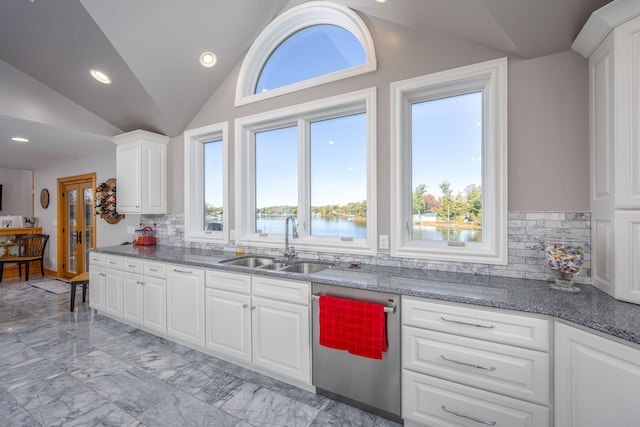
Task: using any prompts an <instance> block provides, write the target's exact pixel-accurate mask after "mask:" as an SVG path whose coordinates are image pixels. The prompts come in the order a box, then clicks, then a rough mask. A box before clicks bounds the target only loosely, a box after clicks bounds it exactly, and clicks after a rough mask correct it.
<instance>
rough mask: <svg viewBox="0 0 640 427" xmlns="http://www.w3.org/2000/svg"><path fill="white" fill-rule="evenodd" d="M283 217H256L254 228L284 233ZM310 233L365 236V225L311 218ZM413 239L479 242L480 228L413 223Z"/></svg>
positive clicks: (480, 236) (265, 231)
mask: <svg viewBox="0 0 640 427" xmlns="http://www.w3.org/2000/svg"><path fill="white" fill-rule="evenodd" d="M284 225H285V218H284V217H282V218H281V217H276V218H264V217H263V218H257V219H256V230H257V231H258V232H259V233H267V234H284ZM311 234H312V235H314V236H340V237H362V238H364V237H367V227H366V225H361V224H358V223H355V222H354V221H350V220H347V219H322V218H314V219H312V220H311ZM412 236H413V239H414V240H445V241H456V242H481V241H482V230H469V229H460V228H455V227H451V226H449V227H446V226H444V227H440V226H429V225H428V226H425V225H418V224H414V226H413V234H412Z"/></svg>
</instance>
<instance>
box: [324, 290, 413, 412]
mask: <svg viewBox="0 0 640 427" xmlns="http://www.w3.org/2000/svg"><path fill="white" fill-rule="evenodd" d="M312 293H313V310H312V311H313V354H312V358H313V365H312V366H313V374H312V375H313V378H312V382H313V385H314V386H315V387H316V392H317V393H318V394H322V395H325V396H327V397H330V398H332V399H335V400H339V401H342V402H345V403H348V404H350V405H353V406H356V407H359V408H361V409H365V410H367V411H369V412H372V413H375V414H377V415H380V416H382V417H385V418H388V419H391V420H393V421H398V422H401V421H402V419H401V417H400V409H401V404H400V402H401V400H400V390H401V387H400V360H401V359H400V296H399V295H396V294H388V293H384V292H376V291H368V290H362V289H353V288H345V287H340V286H330V285H321V284H317V283H313V284H312ZM320 295H329V296H333V297H338V298H346V299H353V300H358V301H366V302H372V303H377V304H382V305H384V306H385V307H387V308H386V309H385V313H386V324H387V343H388V349H387V351H386V352H384V353H383V356H382V360H377V359H370V358H367V357H360V356H356V355H353V354H350V353H348V352H347V351H345V350H335V349H332V348H328V347H324V346H321V345H320V321H319V311H320V306H319V303H318V299H319V296H320Z"/></svg>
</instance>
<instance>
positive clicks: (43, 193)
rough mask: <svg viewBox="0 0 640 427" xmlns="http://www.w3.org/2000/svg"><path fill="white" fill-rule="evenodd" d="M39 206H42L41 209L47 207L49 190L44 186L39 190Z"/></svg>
mask: <svg viewBox="0 0 640 427" xmlns="http://www.w3.org/2000/svg"><path fill="white" fill-rule="evenodd" d="M40 206H42V209H47V208H48V207H49V190H47V189H46V188H43V189H42V191H40Z"/></svg>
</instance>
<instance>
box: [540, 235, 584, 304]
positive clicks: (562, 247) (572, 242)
mask: <svg viewBox="0 0 640 427" xmlns="http://www.w3.org/2000/svg"><path fill="white" fill-rule="evenodd" d="M544 253H545V259H546V262H547V267H549V268H550V269H551V270H552V271H553V273H554V274H555V276H556V278H555V282H553V283H550V284H549V287H550V288H552V289H557V290H560V291H565V292H579V291H580V288H578V287H576V286H573V278H574V276H575V275H576V274H578V273H580V270H581V269H582V264H584V243H583V242H581V241H579V240H577V239H575V238H574V237H572V236H571V235H569V234H568V233H557V234H555V235H552V236H550V237H549V238H548V239H547V241H546V242H545V249H544Z"/></svg>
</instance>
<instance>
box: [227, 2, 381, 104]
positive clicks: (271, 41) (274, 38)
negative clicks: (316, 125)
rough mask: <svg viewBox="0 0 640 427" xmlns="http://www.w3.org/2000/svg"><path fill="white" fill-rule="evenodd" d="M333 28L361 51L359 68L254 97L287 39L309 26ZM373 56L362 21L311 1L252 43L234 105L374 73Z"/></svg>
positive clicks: (333, 6) (343, 9) (338, 7)
mask: <svg viewBox="0 0 640 427" xmlns="http://www.w3.org/2000/svg"><path fill="white" fill-rule="evenodd" d="M323 24H325V25H335V26H338V27H341V28H344V29H345V30H347V31H349V32H350V33H351V34H353V36H354V37H356V38H357V39H358V41H359V42H360V44H361V45H362V47H363V48H364V51H365V55H366V60H365V63H364V64H362V65H358V66H356V67H350V68H347V69H344V70H340V71H336V72H333V73H329V74H325V75H322V76H318V77H314V78H311V79H308V80H304V81H301V82H297V83H293V84H290V85H287V86H283V87H280V88H275V89H272V90H269V91H267V92H263V93H257V94H254V93H253V91H254V90H255V87H256V84H257V82H258V78H259V77H260V73H261V72H262V68H263V67H264V64H265V63H266V62H267V60H268V59H269V57H270V55H271V53H272V52H273V51H274V50H275V49H277V48H278V46H280V44H281V43H282V42H283V41H284V40H286V39H287V38H288V37H290V36H291V35H293V34H294V33H296V32H297V31H300V30H302V29H304V28H307V27H310V26H313V25H323ZM375 69H376V53H375V49H374V45H373V39H372V38H371V34H370V33H369V30H368V29H367V26H366V24H365V23H364V21H363V20H362V19H361V18H360V17H359V16H358V15H357V14H356V13H355V12H354V11H352V10H351V9H349V8H348V7H346V6H342V5H339V4H335V3H331V2H328V1H311V2H308V3H304V4H302V5H300V6H297V7H294V8H292V9H289V10H288V11H286V12H284V13H283V14H282V15H280V16H278V17H277V18H276V19H274V20H273V21H272V22H271V23H270V24H269V25H268V26H267V27H266V28H265V29H264V31H262V33H261V34H260V36H258V38H257V39H256V40H255V41H254V42H253V45H252V46H251V48H250V49H249V51H248V52H247V55H246V56H245V58H244V61H243V62H242V66H241V68H240V73H239V75H238V82H237V85H236V99H235V105H236V106H239V105H246V104H250V103H253V102H258V101H262V100H265V99H269V98H273V97H276V96H280V95H284V94H286V93H291V92H295V91H299V90H302V89H307V88H310V87H313V86H318V85H321V84H325V83H329V82H332V81H336V80H341V79H346V78H347V77H352V76H357V75H360V74H364V73H368V72H370V71H375Z"/></svg>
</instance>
